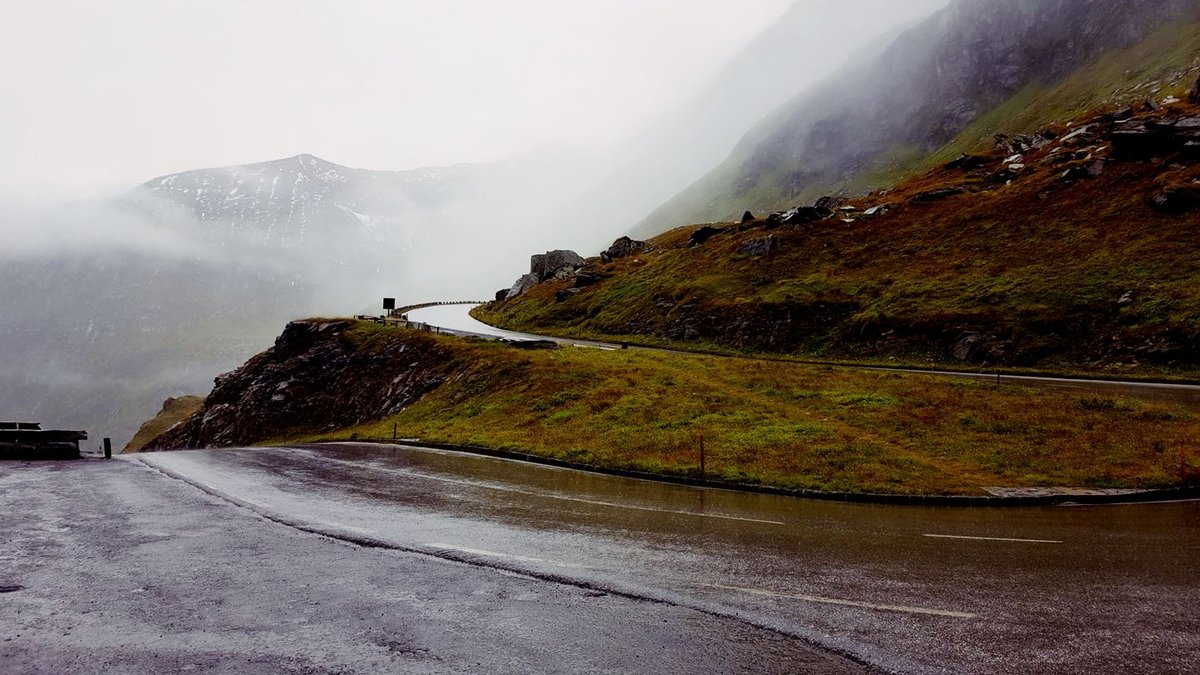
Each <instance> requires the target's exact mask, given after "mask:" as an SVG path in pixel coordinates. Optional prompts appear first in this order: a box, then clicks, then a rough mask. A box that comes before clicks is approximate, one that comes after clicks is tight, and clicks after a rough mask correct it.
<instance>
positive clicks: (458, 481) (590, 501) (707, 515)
mask: <svg viewBox="0 0 1200 675" xmlns="http://www.w3.org/2000/svg"><path fill="white" fill-rule="evenodd" d="M331 445H332V444H331ZM343 445H362V444H361V443H358V444H355V443H343ZM306 452H309V453H310V454H312V455H313V456H315V457H318V458H320V459H322V460H324V461H327V462H332V463H335V464H346V465H349V466H354V467H358V468H363V467H369V468H372V469H375V470H378V471H384V472H386V473H394V474H400V475H402V476H409V477H412V478H422V479H425V480H433V481H439V482H442V483H452V484H454V485H465V486H467V487H474V488H482V489H484V490H495V491H497V492H511V493H513V494H519V495H528V496H530V497H543V498H545V499H559V500H562V501H566V502H578V503H580V504H594V505H596V506H610V507H612V508H615V509H629V510H631V511H650V512H652V513H673V514H677V515H681V516H695V517H697V518H716V519H718V520H735V521H739V522H743V523H760V524H763V525H786V524H787V523H784V522H782V521H779V520H759V519H758V518H742V517H740V516H724V515H720V514H716V513H697V512H695V511H675V510H671V509H656V508H652V507H649V506H633V505H631V504H618V503H616V502H604V501H597V500H594V499H582V498H579V497H565V496H563V495H556V494H551V493H549V492H531V491H529V490H518V489H516V488H509V487H503V486H500V485H488V484H487V483H478V482H475V481H469V480H461V479H458V478H446V477H445V476H430V475H428V474H424V473H417V472H415V471H406V470H404V469H395V468H391V467H381V466H379V465H377V464H367V463H363V462H352V461H348V460H344V459H334V458H332V457H328V456H326V455H322V454H321V453H319V452H315V451H306Z"/></svg>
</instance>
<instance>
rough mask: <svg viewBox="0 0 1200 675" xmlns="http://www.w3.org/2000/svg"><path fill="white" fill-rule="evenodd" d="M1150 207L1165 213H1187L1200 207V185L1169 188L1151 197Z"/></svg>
mask: <svg viewBox="0 0 1200 675" xmlns="http://www.w3.org/2000/svg"><path fill="white" fill-rule="evenodd" d="M1150 206H1152V207H1154V208H1155V209H1156V210H1158V211H1162V212H1163V213H1174V214H1178V213H1186V212H1188V211H1192V210H1194V209H1196V208H1197V207H1200V184H1196V183H1193V184H1191V185H1180V186H1174V187H1169V188H1166V189H1164V190H1162V191H1161V192H1158V193H1156V194H1155V195H1153V196H1152V197H1150Z"/></svg>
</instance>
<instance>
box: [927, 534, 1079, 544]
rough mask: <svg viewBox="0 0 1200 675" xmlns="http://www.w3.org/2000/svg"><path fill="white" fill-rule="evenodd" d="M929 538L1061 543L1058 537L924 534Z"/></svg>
mask: <svg viewBox="0 0 1200 675" xmlns="http://www.w3.org/2000/svg"><path fill="white" fill-rule="evenodd" d="M922 536H925V537H929V538H930V539H969V540H971V541H1009V542H1016V543H1020V544H1061V543H1063V542H1062V541H1061V540H1059V539H1015V538H1012V537H968V536H966V535H962V534H926V535H922Z"/></svg>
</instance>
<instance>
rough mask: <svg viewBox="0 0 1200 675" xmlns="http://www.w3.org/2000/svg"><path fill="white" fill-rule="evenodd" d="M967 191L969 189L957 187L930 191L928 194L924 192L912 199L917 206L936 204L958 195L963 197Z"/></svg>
mask: <svg viewBox="0 0 1200 675" xmlns="http://www.w3.org/2000/svg"><path fill="white" fill-rule="evenodd" d="M966 191H967V189H966V188H964V187H963V186H961V185H955V186H953V187H948V188H940V189H937V190H930V191H928V192H922V193H921V194H919V195H916V196H914V197H913V198H912V201H913V202H914V203H917V204H920V203H924V202H936V201H941V200H943V199H947V198H949V197H954V196H956V195H961V194H963V193H964V192H966Z"/></svg>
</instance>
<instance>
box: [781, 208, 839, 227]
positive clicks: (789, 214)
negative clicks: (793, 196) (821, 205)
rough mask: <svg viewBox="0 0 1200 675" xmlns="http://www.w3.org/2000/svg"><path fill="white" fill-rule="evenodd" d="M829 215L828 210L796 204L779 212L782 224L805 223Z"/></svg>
mask: <svg viewBox="0 0 1200 675" xmlns="http://www.w3.org/2000/svg"><path fill="white" fill-rule="evenodd" d="M829 215H830V212H829V211H825V210H822V209H818V208H816V207H814V206H797V207H796V208H794V209H788V210H787V211H784V212H783V213H782V214H781V222H782V223H783V224H784V225H805V224H808V223H815V222H816V221H818V220H822V219H824V218H828V217H829Z"/></svg>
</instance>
